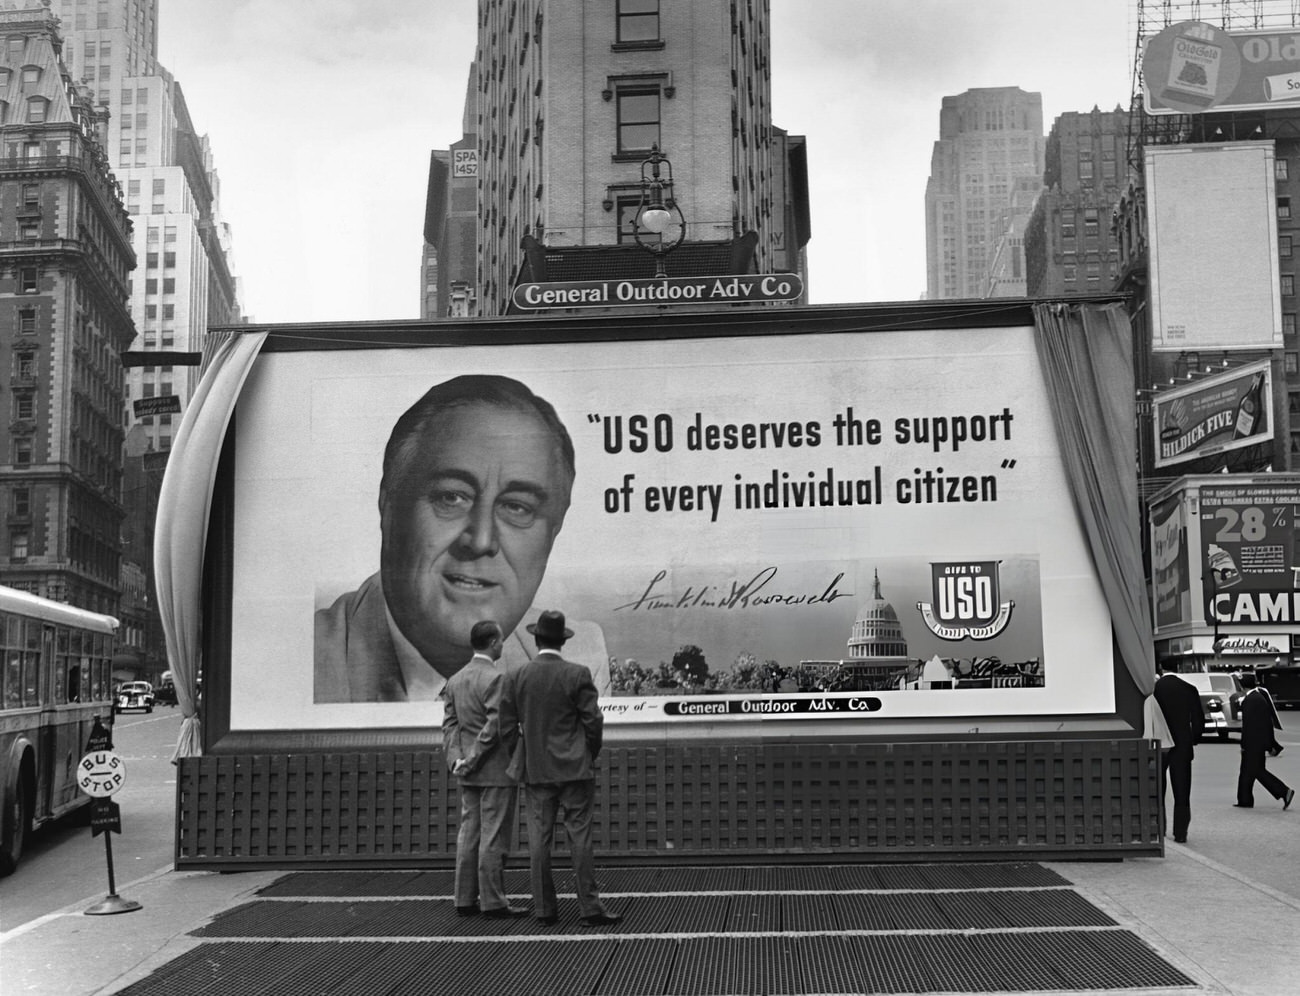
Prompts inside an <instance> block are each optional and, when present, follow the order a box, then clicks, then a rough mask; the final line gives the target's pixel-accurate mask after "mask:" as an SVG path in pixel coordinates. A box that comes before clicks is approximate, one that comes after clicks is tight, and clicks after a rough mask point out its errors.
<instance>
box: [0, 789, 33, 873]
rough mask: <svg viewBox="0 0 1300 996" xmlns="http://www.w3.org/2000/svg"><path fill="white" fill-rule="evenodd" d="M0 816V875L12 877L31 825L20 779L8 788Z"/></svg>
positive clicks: (27, 801) (30, 814)
mask: <svg viewBox="0 0 1300 996" xmlns="http://www.w3.org/2000/svg"><path fill="white" fill-rule="evenodd" d="M2 815H3V817H4V827H3V829H2V831H0V875H12V874H13V870H14V869H15V868H16V867H18V859H19V858H20V857H22V853H23V845H24V844H26V843H27V831H28V830H30V829H31V825H32V812H31V803H30V802H29V800H28V798H27V791H26V789H25V788H24V787H23V782H22V778H21V777H20V778H17V779H15V780H14V782H13V784H12V785H10V786H9V793H8V798H6V799H5V808H4V813H3V814H2Z"/></svg>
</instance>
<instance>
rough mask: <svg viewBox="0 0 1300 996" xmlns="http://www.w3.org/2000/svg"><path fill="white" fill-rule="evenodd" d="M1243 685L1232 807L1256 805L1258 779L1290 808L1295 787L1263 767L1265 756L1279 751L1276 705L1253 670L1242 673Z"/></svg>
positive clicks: (1280, 751) (1272, 794) (1279, 752)
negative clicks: (1261, 685)
mask: <svg viewBox="0 0 1300 996" xmlns="http://www.w3.org/2000/svg"><path fill="white" fill-rule="evenodd" d="M1241 684H1242V687H1244V688H1247V689H1249V691H1247V692H1246V694H1245V696H1244V697H1243V698H1242V700H1241V768H1240V769H1239V771H1238V773H1237V801H1236V802H1234V803H1233V805H1234V806H1241V807H1242V808H1244V809H1250V808H1251V807H1253V806H1254V805H1255V782H1259V783H1260V784H1261V785H1263V786H1264V789H1265V790H1266V791H1267V792H1268V794H1269V795H1271V796H1272V797H1273V798H1274V799H1280V800H1281V801H1282V808H1283V809H1289V808H1290V806H1291V800H1292V799H1294V798H1295V789H1293V788H1291V787H1290V786H1289V785H1287V783H1286V782H1284V781H1282V779H1280V778H1278V777H1277V775H1275V774H1273V772H1271V771H1269V770H1268V768H1267V767H1266V766H1265V763H1266V761H1267V758H1268V755H1269V754H1272V755H1273V756H1274V757H1276V756H1277V755H1278V754H1281V753H1282V747H1281V745H1280V744H1279V743H1278V742H1277V737H1276V735H1275V734H1274V733H1273V731H1274V730H1280V729H1282V721H1281V719H1279V718H1278V715H1277V707H1276V706H1275V705H1273V696H1271V695H1269V694H1268V689H1266V688H1260V687H1258V681H1257V679H1256V677H1255V674H1254V672H1253V671H1246V672H1243V673H1242V676H1241Z"/></svg>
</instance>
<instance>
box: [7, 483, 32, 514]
mask: <svg viewBox="0 0 1300 996" xmlns="http://www.w3.org/2000/svg"><path fill="white" fill-rule="evenodd" d="M11 507H12V509H13V514H14V515H16V516H17V517H18V518H20V519H25V518H27V516H29V515H31V514H32V492H31V489H30V488H14V490H13V505H12V506H11Z"/></svg>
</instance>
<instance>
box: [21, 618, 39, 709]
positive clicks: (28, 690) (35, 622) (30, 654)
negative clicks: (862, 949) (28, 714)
mask: <svg viewBox="0 0 1300 996" xmlns="http://www.w3.org/2000/svg"><path fill="white" fill-rule="evenodd" d="M25 628H26V632H27V643H26V649H25V650H24V651H23V705H25V706H34V705H40V704H41V693H40V673H41V623H40V620H39V619H28V620H27V626H26V627H25Z"/></svg>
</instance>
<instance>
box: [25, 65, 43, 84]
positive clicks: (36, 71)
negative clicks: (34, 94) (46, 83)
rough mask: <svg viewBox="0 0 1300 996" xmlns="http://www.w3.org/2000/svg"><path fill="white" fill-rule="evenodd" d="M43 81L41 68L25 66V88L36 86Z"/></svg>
mask: <svg viewBox="0 0 1300 996" xmlns="http://www.w3.org/2000/svg"><path fill="white" fill-rule="evenodd" d="M40 81H41V67H40V66H23V86H24V87H29V86H35V85H36V84H37V83H39V82H40Z"/></svg>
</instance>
